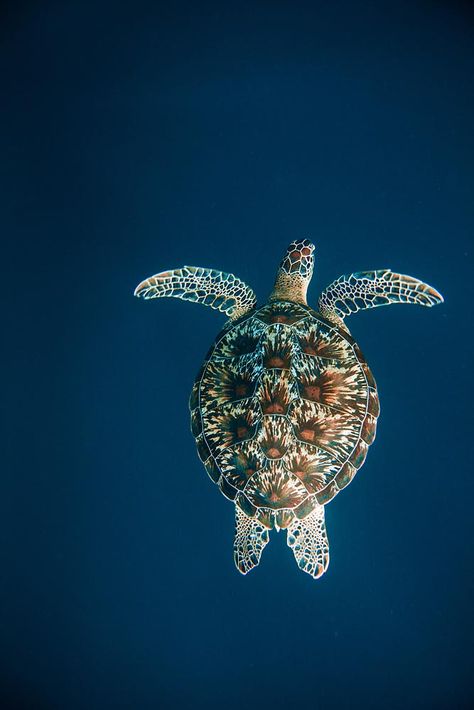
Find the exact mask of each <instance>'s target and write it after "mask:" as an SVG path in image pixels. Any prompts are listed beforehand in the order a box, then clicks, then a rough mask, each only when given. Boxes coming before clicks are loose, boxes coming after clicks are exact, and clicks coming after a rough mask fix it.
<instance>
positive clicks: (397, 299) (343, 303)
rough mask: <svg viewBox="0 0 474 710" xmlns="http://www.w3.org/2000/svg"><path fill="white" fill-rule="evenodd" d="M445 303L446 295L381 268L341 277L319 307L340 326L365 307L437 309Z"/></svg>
mask: <svg viewBox="0 0 474 710" xmlns="http://www.w3.org/2000/svg"><path fill="white" fill-rule="evenodd" d="M442 302H443V297H442V295H441V294H440V293H438V291H436V290H435V289H434V288H432V287H431V286H428V284H425V283H423V281H419V280H418V279H415V278H413V277H412V276H404V275H403V274H396V273H394V272H393V271H390V269H380V270H379V271H359V272H358V273H355V274H350V275H349V276H340V277H339V278H338V279H337V281H333V283H332V284H330V285H329V286H328V287H327V288H326V289H325V290H324V291H323V292H322V294H321V295H320V297H319V302H318V307H319V311H320V313H321V315H323V316H325V317H326V318H328V319H329V320H332V321H334V322H336V323H338V322H340V320H343V319H344V318H345V317H346V316H348V315H350V314H351V313H356V312H357V311H360V310H362V309H364V308H375V307H376V306H387V305H389V304H390V303H416V304H418V305H420V306H434V305H435V304H437V303H442Z"/></svg>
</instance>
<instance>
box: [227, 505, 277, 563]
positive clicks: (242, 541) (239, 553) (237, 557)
mask: <svg viewBox="0 0 474 710" xmlns="http://www.w3.org/2000/svg"><path fill="white" fill-rule="evenodd" d="M269 540H270V536H269V534H268V530H267V529H266V528H265V527H264V526H263V525H262V523H261V522H260V521H259V520H257V518H250V517H249V516H248V515H246V514H245V513H244V512H243V510H240V508H239V507H238V506H237V505H236V506H235V541H234V561H235V566H236V567H237V569H238V570H239V572H242V574H247V572H250V570H251V569H253V568H254V567H256V566H257V565H258V563H259V562H260V557H261V555H262V552H263V548H264V547H265V545H267V544H268V542H269Z"/></svg>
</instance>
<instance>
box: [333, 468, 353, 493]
mask: <svg viewBox="0 0 474 710" xmlns="http://www.w3.org/2000/svg"><path fill="white" fill-rule="evenodd" d="M356 473H357V469H356V468H354V466H353V465H352V464H350V463H349V462H347V463H345V464H344V466H343V467H342V468H341V470H340V471H339V473H338V474H337V476H336V478H335V479H334V480H335V482H336V483H337V487H338V488H339V489H342V488H345V487H346V486H347V485H349V483H350V482H351V481H352V479H353V478H354V476H355V474H356Z"/></svg>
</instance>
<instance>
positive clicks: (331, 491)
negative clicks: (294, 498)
mask: <svg viewBox="0 0 474 710" xmlns="http://www.w3.org/2000/svg"><path fill="white" fill-rule="evenodd" d="M338 493H339V486H338V485H337V483H336V481H332V483H329V485H327V486H326V488H325V489H324V490H322V491H321V492H320V493H316V500H317V501H318V503H320V504H321V505H324V504H325V503H329V501H330V500H332V499H333V498H334V496H335V495H337V494H338Z"/></svg>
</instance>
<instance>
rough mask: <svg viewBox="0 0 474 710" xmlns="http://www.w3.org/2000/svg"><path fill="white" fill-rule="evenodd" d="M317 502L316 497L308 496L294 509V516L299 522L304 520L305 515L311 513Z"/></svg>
mask: <svg viewBox="0 0 474 710" xmlns="http://www.w3.org/2000/svg"><path fill="white" fill-rule="evenodd" d="M317 505H318V501H317V498H316V496H308V497H307V498H305V500H304V501H303V502H302V503H301V504H300V505H299V506H298V507H297V508H295V515H296V517H297V518H299V520H302V519H303V518H306V516H307V515H309V514H310V513H312V512H313V510H314V509H315V508H316V507H317Z"/></svg>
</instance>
